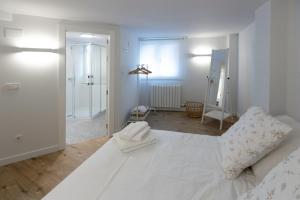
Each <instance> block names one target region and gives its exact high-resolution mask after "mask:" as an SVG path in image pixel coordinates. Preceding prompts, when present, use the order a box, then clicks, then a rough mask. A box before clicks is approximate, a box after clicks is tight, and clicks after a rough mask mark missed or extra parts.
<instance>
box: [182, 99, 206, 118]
mask: <svg viewBox="0 0 300 200" xmlns="http://www.w3.org/2000/svg"><path fill="white" fill-rule="evenodd" d="M185 105H186V113H187V115H188V116H189V117H191V118H200V117H201V116H202V112H203V104H202V103H201V102H190V101H189V102H186V104H185Z"/></svg>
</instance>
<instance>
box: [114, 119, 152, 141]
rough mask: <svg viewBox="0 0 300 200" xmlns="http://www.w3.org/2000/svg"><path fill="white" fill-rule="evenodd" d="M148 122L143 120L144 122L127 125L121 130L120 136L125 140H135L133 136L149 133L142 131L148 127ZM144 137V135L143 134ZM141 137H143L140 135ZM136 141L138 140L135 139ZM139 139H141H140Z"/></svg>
mask: <svg viewBox="0 0 300 200" xmlns="http://www.w3.org/2000/svg"><path fill="white" fill-rule="evenodd" d="M148 126H149V125H148V122H145V121H142V122H135V123H131V124H129V125H128V126H126V127H125V128H124V129H123V130H122V131H120V132H119V133H120V134H119V135H120V138H121V139H123V140H134V139H133V138H134V137H135V136H137V135H139V134H145V135H146V134H148V133H147V132H146V133H142V131H143V130H144V129H145V128H146V127H148ZM142 137H144V136H142ZM138 138H141V137H138ZM135 141H136V140H135ZM137 141H140V140H139V139H138V140H137Z"/></svg>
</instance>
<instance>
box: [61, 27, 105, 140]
mask: <svg viewBox="0 0 300 200" xmlns="http://www.w3.org/2000/svg"><path fill="white" fill-rule="evenodd" d="M108 40H109V36H107V35H98V34H90V33H79V32H67V33H66V143H67V144H75V143H80V142H84V141H87V140H90V139H93V138H97V137H101V136H105V135H107V117H106V116H107V65H108V64H107V60H108V53H107V49H108V48H107V45H108Z"/></svg>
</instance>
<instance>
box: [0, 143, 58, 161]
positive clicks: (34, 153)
mask: <svg viewBox="0 0 300 200" xmlns="http://www.w3.org/2000/svg"><path fill="white" fill-rule="evenodd" d="M58 150H59V147H58V145H53V146H49V147H45V148H42V149H38V150H35V151H29V152H26V153H21V154H17V155H13V156H8V157H5V158H1V159H0V166H3V165H7V164H11V163H15V162H19V161H22V160H27V159H30V158H34V157H38V156H42V155H45V154H49V153H53V152H56V151H58Z"/></svg>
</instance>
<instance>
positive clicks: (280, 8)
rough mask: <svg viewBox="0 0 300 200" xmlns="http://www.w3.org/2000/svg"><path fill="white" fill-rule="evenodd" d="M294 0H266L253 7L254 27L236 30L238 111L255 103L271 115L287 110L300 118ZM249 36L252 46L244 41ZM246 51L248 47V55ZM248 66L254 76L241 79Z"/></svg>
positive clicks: (295, 5)
mask: <svg viewBox="0 0 300 200" xmlns="http://www.w3.org/2000/svg"><path fill="white" fill-rule="evenodd" d="M298 2H299V1H298ZM298 2H296V1H295V0H289V1H281V0H270V1H268V2H267V3H265V4H264V5H262V6H261V7H260V8H259V9H258V10H257V11H256V14H255V20H254V22H253V23H252V24H253V25H252V24H251V25H250V26H249V27H251V26H254V28H249V27H248V28H246V29H245V30H244V31H242V32H241V33H240V38H241V43H240V78H239V80H240V81H239V87H240V89H239V96H240V97H239V112H240V114H242V113H243V112H245V110H246V108H247V107H249V106H252V105H258V106H262V107H263V108H264V109H265V110H266V111H269V112H270V113H271V114H272V115H279V114H285V113H288V114H289V115H291V116H293V117H295V118H296V119H298V120H299V119H300V114H299V113H300V112H299V111H300V109H297V108H298V107H299V106H298V105H297V104H298V102H299V96H298V95H297V94H298V93H299V92H298V89H299V85H300V84H299V82H298V80H299V70H298V69H299V58H298V57H299V54H297V52H298V53H299V42H298V35H299V23H298V21H299V20H298V19H299V15H298V16H297V14H296V13H297V12H298V10H297V11H296V9H297V5H298V9H299V3H298ZM297 3H298V4H297ZM297 17H298V18H297ZM253 29H254V30H255V34H254V36H253ZM297 31H298V32H297ZM253 38H254V41H255V43H254V44H255V45H254V46H253V45H251V44H250V42H247V40H249V39H253ZM247 51H251V54H250V56H248V57H247V56H246V54H247V53H249V52H247ZM253 51H254V52H255V54H254V57H253V56H252V52H253ZM249 62H250V64H249ZM252 62H254V65H252ZM247 63H248V64H247ZM242 70H244V71H245V73H243V72H242ZM252 70H253V72H254V74H253V77H254V79H253V80H250V81H249V80H248V81H245V80H244V78H246V71H252ZM251 74H252V73H251ZM243 77H244V78H243ZM249 85H250V88H251V89H250V90H249ZM246 91H252V92H253V93H252V95H251V96H253V97H254V101H253V102H251V99H252V97H249V93H247V92H246ZM249 101H250V102H249Z"/></svg>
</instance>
